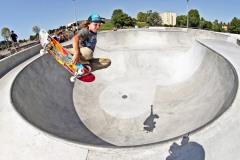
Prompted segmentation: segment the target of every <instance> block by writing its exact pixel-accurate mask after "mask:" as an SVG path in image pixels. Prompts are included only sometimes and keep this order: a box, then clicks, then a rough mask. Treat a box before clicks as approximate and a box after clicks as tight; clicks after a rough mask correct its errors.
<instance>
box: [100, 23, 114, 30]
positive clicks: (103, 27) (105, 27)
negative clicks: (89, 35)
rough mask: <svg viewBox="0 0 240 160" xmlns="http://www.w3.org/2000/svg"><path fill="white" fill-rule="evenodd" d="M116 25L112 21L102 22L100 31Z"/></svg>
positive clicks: (111, 28) (110, 28)
mask: <svg viewBox="0 0 240 160" xmlns="http://www.w3.org/2000/svg"><path fill="white" fill-rule="evenodd" d="M113 28H114V26H113V24H112V23H107V24H102V26H101V28H100V31H106V30H113Z"/></svg>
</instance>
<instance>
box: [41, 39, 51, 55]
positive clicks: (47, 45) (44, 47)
mask: <svg viewBox="0 0 240 160" xmlns="http://www.w3.org/2000/svg"><path fill="white" fill-rule="evenodd" d="M49 44H50V42H49V41H48V43H45V44H44V46H43V49H41V50H40V55H44V54H46V53H48V52H47V49H48V48H49Z"/></svg>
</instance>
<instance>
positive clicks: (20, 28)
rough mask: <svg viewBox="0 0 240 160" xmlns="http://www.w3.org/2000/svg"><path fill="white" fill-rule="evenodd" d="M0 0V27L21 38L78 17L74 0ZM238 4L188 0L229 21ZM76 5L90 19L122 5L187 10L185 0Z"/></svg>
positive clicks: (127, 9)
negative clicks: (35, 30) (12, 31)
mask: <svg viewBox="0 0 240 160" xmlns="http://www.w3.org/2000/svg"><path fill="white" fill-rule="evenodd" d="M0 4H1V5H0V30H1V29H2V28H3V27H8V28H9V29H10V30H14V31H15V33H16V34H17V35H18V37H19V39H28V38H29V36H30V35H34V33H33V32H32V27H33V26H35V25H37V26H39V27H40V28H44V29H46V30H48V29H55V28H58V27H59V26H63V25H67V24H68V23H71V22H73V21H75V14H74V5H73V0H2V1H1V3H0ZM239 6H240V0H230V1H226V0H189V10H190V9H197V10H198V11H199V13H200V16H201V17H204V18H205V19H206V20H209V21H214V20H215V19H218V20H219V22H220V21H222V22H226V23H227V22H230V21H231V20H232V19H233V18H234V17H237V18H240V11H239ZM75 7H76V13H77V19H78V20H84V19H87V18H88V17H89V15H91V14H92V13H99V15H100V16H102V17H105V18H110V17H111V15H112V13H113V11H114V10H115V9H122V10H123V12H124V13H127V14H128V15H129V16H131V17H132V18H136V17H137V13H138V12H147V11H148V10H152V11H156V12H165V11H172V12H176V13H177V15H184V14H186V13H187V5H186V0H137V1H130V0H118V1H110V0H90V1H88V0H85V1H83V0H75ZM2 40H3V38H2V36H0V41H2Z"/></svg>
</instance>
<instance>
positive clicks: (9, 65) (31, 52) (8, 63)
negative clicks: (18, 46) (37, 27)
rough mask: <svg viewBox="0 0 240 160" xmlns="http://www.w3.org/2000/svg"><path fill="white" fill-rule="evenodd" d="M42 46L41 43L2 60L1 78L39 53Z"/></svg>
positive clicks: (0, 65) (0, 61)
mask: <svg viewBox="0 0 240 160" xmlns="http://www.w3.org/2000/svg"><path fill="white" fill-rule="evenodd" d="M41 48H42V47H41V45H40V44H38V45H35V46H33V47H30V48H28V49H25V50H22V51H20V52H18V53H15V54H13V55H11V56H8V57H6V58H4V59H2V60H0V78H1V77H3V76H4V75H5V74H6V73H7V72H9V71H10V70H11V69H13V68H14V67H16V66H17V65H19V64H21V63H22V62H24V61H26V60H27V59H29V58H31V57H33V56H35V55H37V54H38V53H39V50H40V49H41Z"/></svg>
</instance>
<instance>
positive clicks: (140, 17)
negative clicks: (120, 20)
mask: <svg viewBox="0 0 240 160" xmlns="http://www.w3.org/2000/svg"><path fill="white" fill-rule="evenodd" d="M147 17H148V15H147V13H143V12H139V13H138V14H137V20H138V21H139V22H147Z"/></svg>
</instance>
